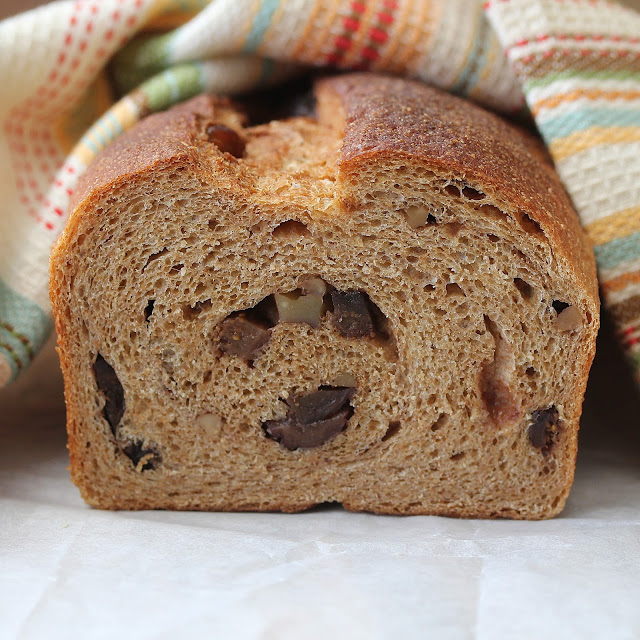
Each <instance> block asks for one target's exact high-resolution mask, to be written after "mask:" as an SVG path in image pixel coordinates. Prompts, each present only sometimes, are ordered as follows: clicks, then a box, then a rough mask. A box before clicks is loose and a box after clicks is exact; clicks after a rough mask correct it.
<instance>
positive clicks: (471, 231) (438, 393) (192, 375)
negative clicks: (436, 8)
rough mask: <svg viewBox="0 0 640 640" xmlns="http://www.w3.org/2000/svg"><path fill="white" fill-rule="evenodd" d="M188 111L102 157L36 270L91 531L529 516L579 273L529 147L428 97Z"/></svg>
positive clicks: (569, 447)
mask: <svg viewBox="0 0 640 640" xmlns="http://www.w3.org/2000/svg"><path fill="white" fill-rule="evenodd" d="M316 95H317V99H318V109H317V119H314V118H307V117H297V118H291V119H288V120H283V121H274V122H271V123H269V124H266V125H261V126H257V127H252V128H245V127H243V124H242V119H241V117H240V116H239V115H238V114H237V113H236V112H235V111H234V110H233V108H232V107H231V106H230V105H229V103H227V102H226V101H224V100H220V99H213V98H209V97H199V98H197V99H194V100H192V101H190V102H189V103H186V104H184V105H182V106H180V107H178V108H176V109H173V110H172V111H169V112H167V113H165V114H160V115H156V116H152V117H150V118H148V119H147V120H145V121H143V122H142V123H141V124H140V125H138V126H137V127H136V128H135V129H134V130H133V131H132V132H129V133H127V134H125V135H124V136H122V138H120V139H119V140H117V141H116V142H115V143H114V145H112V146H111V147H110V148H109V149H107V151H106V152H105V153H104V154H103V155H102V156H101V157H99V158H98V159H97V160H96V162H95V163H94V164H93V165H92V167H91V168H90V169H89V172H88V174H87V175H86V176H85V180H84V184H83V187H82V188H81V190H80V195H79V200H78V203H77V205H76V207H75V210H74V211H73V214H72V216H71V219H70V221H69V224H68V227H67V229H66V231H65V233H64V235H63V237H62V238H61V240H60V241H59V243H58V245H57V247H56V250H55V251H54V254H53V259H52V271H51V274H52V280H51V283H52V303H53V308H54V312H55V316H56V324H57V330H58V334H59V345H60V347H59V351H60V357H61V362H62V367H63V372H64V376H65V385H66V399H67V406H68V430H69V449H70V453H71V472H72V477H73V480H74V481H75V482H76V483H77V485H78V486H79V487H80V490H81V492H82V495H83V496H84V498H85V499H86V500H87V502H89V503H90V504H92V505H95V506H97V507H101V508H110V509H146V508H166V509H211V510H282V511H298V510H302V509H306V508H309V507H311V506H312V505H315V504H318V503H324V502H337V503H341V504H343V505H344V506H345V507H346V508H348V509H353V510H367V511H373V512H379V513H397V514H442V515H454V516H466V517H513V518H544V517H549V516H551V515H554V514H556V513H558V512H559V511H560V510H561V509H562V507H563V505H564V503H565V500H566V497H567V494H568V492H569V489H570V486H571V482H572V479H573V472H574V464H575V456H576V448H577V431H578V421H579V416H580V411H581V405H582V397H583V393H584V389H585V385H586V379H587V373H588V370H589V366H590V364H591V360H592V357H593V353H594V343H595V336H596V331H597V325H598V300H597V287H596V280H595V269H594V264H593V258H592V256H591V253H590V251H589V249H588V247H587V246H586V243H585V240H584V237H583V235H582V233H581V231H580V228H579V225H578V222H577V219H576V217H575V214H574V212H573V211H572V209H571V207H570V204H569V202H568V199H567V196H566V195H565V193H564V191H563V189H562V187H561V186H560V184H559V182H558V180H557V178H556V177H555V174H554V173H553V171H552V170H551V168H550V167H549V166H548V165H547V163H546V160H545V158H544V155H543V154H542V153H540V151H539V149H538V147H537V146H536V143H535V141H532V140H529V139H528V138H527V137H526V136H524V135H523V134H521V133H520V132H518V131H516V130H515V129H513V128H512V127H510V126H508V125H507V124H505V123H504V122H503V121H501V120H500V119H498V118H497V117H495V116H493V115H491V114H488V113H486V112H484V111H482V110H480V109H478V108H476V107H473V106H471V105H469V104H467V103H465V102H463V101H461V100H458V99H456V98H453V97H450V96H448V95H444V94H442V93H440V92H438V91H435V90H433V89H429V88H426V87H424V86H422V85H419V84H416V83H411V82H405V81H402V80H398V79H390V78H380V77H376V76H370V75H365V74H359V75H358V74H356V75H351V76H342V77H340V78H336V79H327V80H324V81H322V82H321V83H319V84H318V86H317V87H316Z"/></svg>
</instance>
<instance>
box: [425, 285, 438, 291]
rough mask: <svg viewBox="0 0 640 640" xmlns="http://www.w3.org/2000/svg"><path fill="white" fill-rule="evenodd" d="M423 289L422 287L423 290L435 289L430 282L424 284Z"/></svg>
mask: <svg viewBox="0 0 640 640" xmlns="http://www.w3.org/2000/svg"><path fill="white" fill-rule="evenodd" d="M423 289H424V291H435V290H436V288H435V286H434V285H432V284H425V285H424V287H423Z"/></svg>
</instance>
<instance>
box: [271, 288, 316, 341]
mask: <svg viewBox="0 0 640 640" xmlns="http://www.w3.org/2000/svg"><path fill="white" fill-rule="evenodd" d="M326 292H327V284H326V282H325V281H324V280H322V279H321V278H310V279H309V280H306V281H305V282H303V283H302V284H301V287H300V289H296V290H295V291H292V292H291V293H276V294H275V295H274V296H273V297H274V299H275V301H276V306H277V308H278V320H279V321H280V322H306V323H307V324H310V325H311V326H312V327H313V328H314V329H315V328H316V327H317V326H318V325H319V324H320V321H321V320H322V316H323V315H324V314H325V312H326V306H325V302H324V296H325V293H326Z"/></svg>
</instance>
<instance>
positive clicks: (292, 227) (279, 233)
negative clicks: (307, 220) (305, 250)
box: [272, 220, 311, 238]
mask: <svg viewBox="0 0 640 640" xmlns="http://www.w3.org/2000/svg"><path fill="white" fill-rule="evenodd" d="M272 233H273V236H274V238H283V237H287V238H289V237H292V236H303V237H305V238H307V237H309V236H310V235H311V232H310V231H309V229H307V226H306V225H304V224H302V222H298V221H297V220H286V221H285V222H281V223H280V224H279V225H278V226H277V227H276V228H275V229H274V230H273V232H272Z"/></svg>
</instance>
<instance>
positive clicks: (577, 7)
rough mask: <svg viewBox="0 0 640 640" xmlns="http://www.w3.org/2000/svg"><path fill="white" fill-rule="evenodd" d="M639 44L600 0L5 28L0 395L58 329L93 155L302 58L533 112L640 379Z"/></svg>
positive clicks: (631, 15) (49, 20) (209, 10)
mask: <svg viewBox="0 0 640 640" xmlns="http://www.w3.org/2000/svg"><path fill="white" fill-rule="evenodd" d="M639 37H640V15H639V14H637V13H635V12H634V11H632V10H630V9H625V8H623V7H621V6H619V5H617V4H615V3H612V2H605V1H604V0H494V1H491V2H484V3H483V2H480V1H479V0H213V1H208V0H100V1H98V0H77V1H72V0H62V1H59V2H56V3H53V4H50V5H47V6H45V7H42V8H40V9H37V10H35V11H31V12H29V13H26V14H23V15H20V16H17V17H15V18H11V19H9V20H5V21H4V22H1V23H0V61H1V62H2V64H1V66H0V84H1V86H2V94H1V95H0V125H1V129H0V176H1V177H0V386H2V385H5V384H7V383H8V382H9V381H11V380H13V379H14V378H15V377H16V376H17V375H18V374H19V373H20V372H21V371H23V370H24V369H25V368H26V367H27V365H28V364H29V362H30V361H31V360H32V359H33V357H34V356H35V354H36V353H37V351H38V349H39V348H40V347H41V346H42V343H43V342H44V340H45V339H46V337H47V335H48V334H49V332H50V330H51V321H50V314H49V308H48V282H47V274H48V258H49V252H50V249H51V246H52V244H53V242H54V240H55V239H56V237H57V235H58V234H59V233H60V231H61V230H62V228H63V226H64V224H65V220H66V217H67V208H68V203H69V198H70V196H71V195H72V194H73V190H74V188H75V185H76V182H77V179H78V176H79V175H80V174H81V173H82V171H83V170H84V169H85V168H86V166H87V164H88V163H89V162H90V161H91V159H92V158H93V157H95V155H96V154H97V153H98V152H99V151H100V150H101V149H103V148H104V147H105V146H106V145H108V144H109V143H110V142H111V141H112V140H113V139H114V138H115V137H116V136H117V135H119V134H120V133H121V132H122V131H123V130H125V129H127V128H128V127H131V126H132V125H133V124H134V123H135V122H137V121H138V120H140V118H142V117H144V116H145V115H147V114H149V113H151V112H153V111H158V110H162V109H165V108H167V107H169V106H170V105H172V104H174V103H176V102H178V101H180V100H184V99H186V98H188V97H191V96H192V95H194V94H197V93H199V92H201V91H215V92H220V93H236V92H240V91H246V90H249V89H253V88H257V87H261V86H265V85H268V84H270V83H275V82H278V81H279V80H281V79H283V78H285V77H287V76H288V75H290V74H292V73H296V72H297V70H298V69H299V68H300V65H313V66H332V67H338V68H356V69H370V70H374V71H386V72H392V73H398V74H405V75H407V76H410V77H414V78H419V79H421V80H424V81H425V82H428V83H430V84H434V85H437V86H439V87H441V88H443V89H446V90H449V91H452V92H455V93H458V94H460V95H464V96H467V97H469V98H470V99H473V100H475V101H477V102H479V103H481V104H483V105H485V106H487V107H490V108H492V109H496V110H499V111H502V112H505V113H523V114H527V117H530V116H529V115H528V114H531V115H532V116H533V118H534V119H535V122H536V124H537V126H538V129H539V131H540V133H541V135H542V137H543V139H544V140H545V142H546V144H547V146H548V148H549V151H550V153H551V155H552V156H553V159H554V161H555V163H556V167H557V170H558V172H559V175H560V177H561V179H562V180H563V182H564V184H565V186H566V188H567V190H568V192H569V194H570V195H571V197H572V199H573V202H574V205H575V207H576V209H577V211H578V213H579V215H580V218H581V220H582V222H583V225H584V227H585V229H586V230H587V232H588V234H589V235H590V237H591V239H592V240H593V244H594V248H595V253H596V258H597V261H598V266H599V272H600V279H601V285H602V291H603V294H604V298H605V304H606V306H607V307H608V309H609V311H610V313H611V315H612V317H613V318H614V320H615V322H616V327H617V330H618V331H619V334H620V337H621V340H622V342H623V344H624V346H625V347H626V349H627V353H628V355H629V358H630V360H631V361H632V363H633V364H634V366H635V369H634V370H635V373H636V377H637V378H638V380H639V381H640V41H639ZM109 61H111V62H110V64H109V67H108V69H107V63H108V62H109ZM114 81H115V83H116V84H117V85H118V86H119V87H121V88H125V89H126V90H127V91H128V93H127V94H126V95H125V97H124V98H122V99H120V100H119V101H117V102H115V101H114V95H113V86H112V85H113V82H114ZM527 107H528V109H527Z"/></svg>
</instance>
